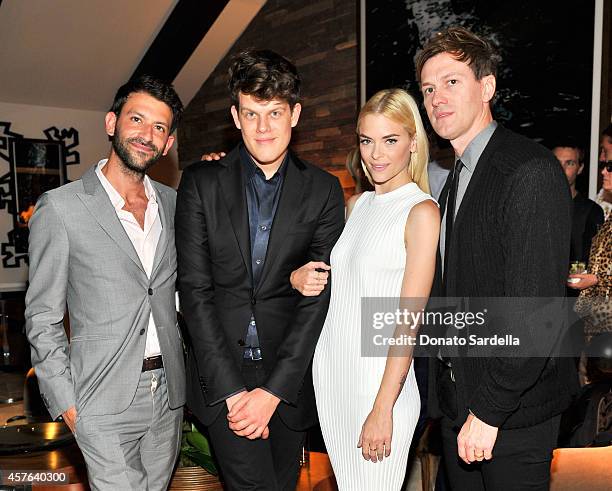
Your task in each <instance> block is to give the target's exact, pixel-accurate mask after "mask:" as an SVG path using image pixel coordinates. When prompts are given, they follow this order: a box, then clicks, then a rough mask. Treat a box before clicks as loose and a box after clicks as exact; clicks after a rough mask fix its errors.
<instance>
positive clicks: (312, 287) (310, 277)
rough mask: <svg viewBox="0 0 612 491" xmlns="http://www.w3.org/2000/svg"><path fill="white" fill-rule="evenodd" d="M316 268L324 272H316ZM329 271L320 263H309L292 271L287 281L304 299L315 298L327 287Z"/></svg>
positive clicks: (326, 266)
mask: <svg viewBox="0 0 612 491" xmlns="http://www.w3.org/2000/svg"><path fill="white" fill-rule="evenodd" d="M317 268H318V269H324V270H325V271H316V270H317ZM330 269H331V267H330V266H328V265H327V264H325V263H324V262H322V261H310V262H309V263H306V264H304V266H302V267H301V268H298V269H296V270H295V271H293V272H292V273H291V276H290V277H289V281H290V282H291V286H292V287H293V288H295V289H296V290H297V291H299V292H300V293H301V294H302V295H304V296H305V297H316V296H317V295H319V294H320V293H321V292H322V291H323V289H324V288H325V285H327V279H328V278H329V270H330Z"/></svg>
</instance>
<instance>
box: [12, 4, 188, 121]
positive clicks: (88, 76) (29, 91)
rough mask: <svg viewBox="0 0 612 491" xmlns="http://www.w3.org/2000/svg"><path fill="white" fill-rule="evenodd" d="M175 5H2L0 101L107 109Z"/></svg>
mask: <svg viewBox="0 0 612 491" xmlns="http://www.w3.org/2000/svg"><path fill="white" fill-rule="evenodd" d="M177 1H178V0H129V1H125V0H85V1H82V0H81V1H79V0H52V1H47V0H4V1H3V2H2V5H0V46H1V48H0V101H2V102H12V103H20V104H33V105H41V106H56V107H71V108H78V109H92V110H106V109H108V107H109V104H110V102H111V101H112V98H113V96H114V92H115V91H116V89H117V88H118V87H119V85H121V84H122V83H123V82H125V81H126V80H127V79H129V78H130V76H131V75H132V73H133V72H134V70H135V69H136V67H137V66H138V63H139V62H140V59H141V58H142V56H143V55H144V54H145V53H146V51H147V49H148V48H149V46H150V44H151V43H152V42H153V40H154V39H155V37H156V36H157V33H158V32H159V30H160V29H161V27H162V26H163V25H164V22H165V21H166V18H167V17H168V15H170V13H171V12H172V9H173V8H174V6H175V4H176V3H177Z"/></svg>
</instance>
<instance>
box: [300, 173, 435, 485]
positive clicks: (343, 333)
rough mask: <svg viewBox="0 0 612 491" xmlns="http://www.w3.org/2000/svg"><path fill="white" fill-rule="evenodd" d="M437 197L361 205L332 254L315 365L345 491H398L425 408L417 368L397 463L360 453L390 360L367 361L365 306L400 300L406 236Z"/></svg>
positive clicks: (367, 196) (402, 418) (394, 450)
mask: <svg viewBox="0 0 612 491" xmlns="http://www.w3.org/2000/svg"><path fill="white" fill-rule="evenodd" d="M427 199H432V198H431V196H429V195H428V194H426V193H424V192H423V191H421V189H420V188H419V187H418V186H417V185H416V184H415V183H409V184H405V185H403V186H401V187H399V188H397V189H395V190H393V191H391V192H389V193H385V194H381V195H376V194H375V193H373V192H366V193H364V194H363V195H362V196H360V197H359V199H358V200H357V202H356V203H355V206H354V208H353V210H352V212H351V215H350V217H349V219H348V221H347V223H346V226H345V228H344V231H343V232H342V235H341V236H340V238H339V239H338V242H337V243H336V245H335V247H334V248H333V250H332V253H331V268H332V281H331V301H330V306H329V311H328V313H327V317H326V319H325V324H324V326H323V330H322V332H321V337H320V338H319V342H318V344H317V347H316V351H315V355H314V361H313V368H312V370H313V381H314V389H315V395H316V399H317V410H318V413H319V420H320V423H321V430H322V433H323V439H324V440H325V445H326V447H327V451H328V454H329V458H330V461H331V464H332V467H333V469H334V474H335V476H336V480H337V483H338V487H339V489H340V490H347V491H355V490H360V489H367V490H371V491H378V490H385V491H388V490H396V489H400V487H401V485H402V482H403V480H404V475H405V473H406V464H407V460H408V451H409V447H410V442H411V440H412V435H413V433H414V428H415V426H416V423H417V420H418V417H419V411H420V407H421V403H420V399H419V392H418V388H417V385H416V379H415V377H414V369H413V368H412V367H411V368H410V372H409V374H408V378H407V380H406V383H405V384H404V388H403V389H402V391H401V393H400V395H399V397H398V399H397V401H396V403H395V406H394V409H393V435H392V440H391V455H390V457H389V458H385V459H384V460H383V462H382V463H381V462H377V463H373V462H370V461H366V460H365V459H364V458H363V456H362V455H361V449H358V448H357V442H358V441H359V434H360V433H361V427H362V425H363V423H364V422H365V419H366V417H367V416H368V414H369V413H370V411H371V410H372V405H373V403H374V399H375V398H376V394H377V392H378V389H379V387H380V383H381V381H382V376H383V373H384V369H385V363H386V357H383V356H379V357H362V356H361V319H360V317H361V298H362V297H395V298H399V296H400V293H401V287H402V279H403V275H404V267H405V264H406V247H405V245H404V231H405V227H406V219H407V218H408V214H409V213H410V210H411V209H412V207H413V206H414V205H415V204H417V203H420V202H422V201H424V200H427Z"/></svg>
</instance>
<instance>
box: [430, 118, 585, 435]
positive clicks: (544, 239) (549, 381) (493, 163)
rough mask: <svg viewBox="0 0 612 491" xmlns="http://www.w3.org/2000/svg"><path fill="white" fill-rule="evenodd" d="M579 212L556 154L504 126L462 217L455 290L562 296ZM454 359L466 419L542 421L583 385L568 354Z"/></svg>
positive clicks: (454, 246) (450, 271) (453, 265)
mask: <svg viewBox="0 0 612 491" xmlns="http://www.w3.org/2000/svg"><path fill="white" fill-rule="evenodd" d="M444 194H445V193H444V191H443V195H444ZM571 216H572V200H571V195H570V192H569V187H568V184H567V180H566V178H565V176H564V174H563V172H562V171H561V167H560V166H559V164H558V162H557V161H556V160H555V158H554V156H553V155H552V154H551V153H550V152H549V151H548V150H546V149H545V148H544V147H542V146H540V145H538V144H536V143H535V142H533V141H531V140H529V139H527V138H524V137H522V136H520V135H517V134H516V133H514V132H511V131H509V130H507V129H505V128H503V127H501V126H498V128H497V129H496V131H495V133H494V134H493V136H492V137H491V140H490V141H489V143H488V145H487V147H486V148H485V150H484V152H483V154H482V156H481V157H480V160H479V161H478V165H477V167H476V170H475V174H474V175H473V176H472V179H471V181H470V184H469V186H468V189H467V191H466V194H465V196H464V198H463V201H462V203H461V207H460V209H459V211H458V213H457V216H456V220H455V226H454V228H453V237H452V243H451V250H450V255H449V258H448V267H447V290H446V295H447V296H449V297H472V298H475V297H563V296H564V295H565V281H566V278H567V274H568V261H569V248H570V230H571ZM437 283H438V285H439V282H437ZM438 288H439V286H438ZM440 291H441V290H438V293H439V292H440ZM515 328H517V329H518V330H519V331H520V329H521V326H520V325H517V326H515ZM452 365H453V371H454V375H455V379H456V384H455V385H456V388H457V402H458V414H457V419H458V423H460V424H461V423H463V421H465V418H466V417H467V412H468V410H471V411H472V412H473V413H474V414H475V415H476V416H477V417H478V418H479V419H481V420H483V421H484V422H486V423H488V424H490V425H492V426H496V427H502V428H515V427H524V426H530V425H533V424H537V423H539V422H542V421H544V420H546V419H548V418H550V417H551V416H553V415H556V414H559V413H561V412H562V411H563V410H564V409H565V408H566V407H567V406H568V404H569V402H570V400H571V398H572V396H573V394H574V393H575V391H576V390H577V385H576V380H577V379H576V375H575V370H574V368H573V362H572V360H571V359H568V358H565V359H561V358H559V359H555V358H545V357H541V358H524V357H513V358H499V357H498V358H491V357H489V358H475V357H461V358H454V359H453V360H452ZM440 409H441V410H442V411H443V412H447V411H446V410H445V409H446V408H444V407H441V408H440ZM447 414H448V413H447Z"/></svg>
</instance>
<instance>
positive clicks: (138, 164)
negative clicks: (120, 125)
mask: <svg viewBox="0 0 612 491" xmlns="http://www.w3.org/2000/svg"><path fill="white" fill-rule="evenodd" d="M111 142H112V145H113V150H115V153H116V154H117V156H118V157H119V159H120V160H121V162H123V165H124V166H125V168H126V170H127V171H129V172H131V173H133V174H137V175H139V176H144V174H145V172H146V171H147V170H149V169H150V168H151V167H152V166H153V165H154V164H155V163H156V162H157V161H158V160H159V158H160V157H161V156H162V151H161V150H159V149H158V148H157V147H156V146H155V145H153V144H152V143H150V142H147V141H146V140H144V139H143V138H139V137H133V138H126V139H124V140H123V139H121V138H120V137H119V131H116V132H115V134H114V135H113V137H112V139H111ZM132 142H134V143H139V144H141V145H145V146H147V147H149V148H150V149H151V150H153V155H151V157H150V158H148V159H147V160H137V159H136V158H135V156H134V153H136V150H132V149H130V147H129V145H130V143H132Z"/></svg>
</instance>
